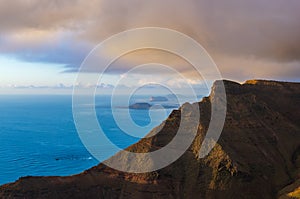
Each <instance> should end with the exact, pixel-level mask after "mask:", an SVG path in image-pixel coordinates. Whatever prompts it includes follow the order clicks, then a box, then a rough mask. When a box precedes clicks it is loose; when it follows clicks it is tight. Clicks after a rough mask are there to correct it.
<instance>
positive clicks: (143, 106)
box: [129, 102, 151, 109]
mask: <svg viewBox="0 0 300 199" xmlns="http://www.w3.org/2000/svg"><path fill="white" fill-rule="evenodd" d="M129 108H130V109H150V108H151V104H149V103H146V102H140V103H134V104H132V105H130V106H129Z"/></svg>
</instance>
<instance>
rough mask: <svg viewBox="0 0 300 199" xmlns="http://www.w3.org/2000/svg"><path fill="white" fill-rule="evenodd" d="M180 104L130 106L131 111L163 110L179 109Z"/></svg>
mask: <svg viewBox="0 0 300 199" xmlns="http://www.w3.org/2000/svg"><path fill="white" fill-rule="evenodd" d="M178 107H179V105H178V104H149V103H147V102H139V103H134V104H132V105H130V106H129V108H130V109H141V110H144V109H146V110H147V109H150V108H153V109H162V108H178Z"/></svg>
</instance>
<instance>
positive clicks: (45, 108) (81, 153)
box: [0, 95, 172, 184]
mask: <svg viewBox="0 0 300 199" xmlns="http://www.w3.org/2000/svg"><path fill="white" fill-rule="evenodd" d="M120 98H122V97H120ZM140 98H143V97H142V96H140ZM145 98H147V97H146V96H145ZM110 100H111V99H110V97H109V96H98V97H96V111H97V117H98V120H99V123H100V124H101V127H102V128H103V130H104V132H105V134H106V135H107V137H108V138H109V139H110V140H111V141H112V142H114V143H115V144H116V145H118V146H119V147H121V148H125V147H127V146H129V145H131V144H133V143H135V142H137V141H138V140H139V139H140V138H138V137H143V136H144V135H145V134H147V132H149V131H150V130H151V129H152V128H153V127H155V126H157V125H158V124H160V123H161V122H162V121H163V120H164V119H165V118H166V117H167V115H168V114H169V113H170V112H171V111H172V110H171V109H167V110H164V112H163V113H162V112H161V111H162V110H154V114H153V115H152V116H153V117H152V118H150V116H149V111H148V110H130V115H131V117H132V119H133V121H134V122H135V123H136V124H138V125H140V126H143V127H144V128H143V131H141V132H135V133H136V136H137V137H133V136H130V135H127V134H126V133H124V132H122V130H121V129H120V128H118V126H117V125H116V123H115V122H114V119H113V116H112V109H114V110H115V112H116V113H117V114H118V116H119V117H120V118H121V119H122V117H123V119H124V120H121V121H123V122H124V123H125V124H126V121H127V120H126V119H128V118H127V115H126V114H125V113H126V111H128V110H127V109H126V108H124V107H122V106H123V104H122V103H120V104H119V105H120V106H118V107H111V106H110V105H109V104H110ZM138 100H140V99H137V101H138ZM98 104H99V106H97V105H98ZM124 105H125V104H124ZM99 144H100V145H101V143H99ZM115 152H116V151H113V150H110V148H109V147H107V148H105V146H103V160H105V159H107V158H109V157H110V156H111V155H113V154H114V153H115ZM98 163H99V161H98V160H96V159H95V158H94V157H93V156H92V155H91V154H90V153H89V152H88V151H87V150H86V148H85V147H84V145H83V144H82V142H81V140H80V139H79V136H78V134H77V131H76V128H75V125H74V121H73V116H72V97H71V96H48V95H41V96H33V95H30V96H22V95H19V96H18V95H15V96H13V95H11V96H9V95H7V96H1V97H0V171H1V172H0V184H4V183H8V182H13V181H15V180H17V179H18V178H19V177H22V176H45V175H51V176H57V175H60V176H65V175H72V174H76V173H80V172H82V171H84V170H85V169H88V168H90V167H92V166H95V165H97V164H98Z"/></svg>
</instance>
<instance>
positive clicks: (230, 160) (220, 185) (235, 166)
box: [0, 80, 300, 199]
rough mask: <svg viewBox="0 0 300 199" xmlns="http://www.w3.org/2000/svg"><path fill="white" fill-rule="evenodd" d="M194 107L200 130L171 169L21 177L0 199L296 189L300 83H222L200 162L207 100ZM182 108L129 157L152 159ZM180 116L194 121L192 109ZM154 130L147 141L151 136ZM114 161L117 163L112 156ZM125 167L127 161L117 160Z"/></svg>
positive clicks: (281, 193)
mask: <svg viewBox="0 0 300 199" xmlns="http://www.w3.org/2000/svg"><path fill="white" fill-rule="evenodd" d="M219 83H220V82H219V81H217V82H216V83H215V84H214V86H213V88H212V94H211V96H209V97H205V98H203V100H202V101H201V102H199V103H198V105H199V108H200V124H199V127H198V131H197V135H196V138H195V139H194V141H193V143H192V145H191V146H190V147H189V149H188V150H187V151H186V152H185V153H184V154H183V155H182V156H181V157H180V158H179V159H178V160H177V161H176V162H174V163H173V164H171V165H169V166H167V167H165V168H163V169H161V170H158V171H155V172H150V173H144V174H132V173H124V172H120V171H117V170H114V169H111V168H109V167H107V166H105V165H103V164H99V165H98V166H95V167H93V168H91V169H89V170H86V171H84V172H83V173H80V174H78V175H74V176H69V177H24V178H20V179H19V180H18V181H16V182H15V183H11V184H6V185H3V186H1V187H0V198H72V199H75V198H123V199H125V198H143V199H147V198H170V199H173V198H174V199H175V198H189V199H190V198H239V199H240V198H259V199H260V198H279V197H280V198H288V196H289V195H290V196H292V195H291V194H294V193H295V194H297V190H298V187H299V186H300V106H299V104H300V83H288V82H276V81H264V80H250V81H247V82H246V83H244V84H238V83H235V82H231V81H224V84H225V89H226V94H227V115H226V120H225V125H224V129H223V131H222V134H221V137H220V139H219V140H218V142H217V144H216V145H215V147H214V148H213V150H212V151H211V152H210V153H209V154H208V155H207V156H206V157H204V158H199V155H198V154H199V150H200V147H201V143H202V141H203V139H204V137H205V134H206V131H207V128H208V125H209V121H210V114H211V100H212V95H213V92H217V89H216V88H217V87H218V84H219ZM191 106H193V105H190V104H185V105H183V107H181V108H180V109H179V110H174V111H173V112H172V113H171V114H170V116H169V117H168V119H166V120H165V121H164V123H163V124H162V125H163V127H162V129H161V130H160V131H159V132H158V133H157V134H155V135H154V136H152V137H149V138H144V139H141V140H140V141H139V142H138V143H136V144H134V145H132V146H130V147H129V148H128V149H126V150H128V151H133V152H148V151H155V150H157V149H159V148H161V147H163V146H165V145H166V144H167V143H169V142H170V141H171V140H172V138H173V137H174V135H175V133H176V131H177V129H178V127H179V124H180V116H181V114H182V110H183V109H185V108H189V107H191ZM188 110H191V113H190V114H186V115H187V116H189V117H190V119H191V120H192V119H193V118H192V117H193V114H192V110H193V109H188ZM155 131H156V129H154V130H153V132H150V134H151V133H153V134H154V133H156V132H155ZM115 157H118V154H116V156H115ZM118 158H119V159H120V160H121V161H123V162H125V163H126V161H127V162H128V161H129V160H128V159H127V158H126V157H118Z"/></svg>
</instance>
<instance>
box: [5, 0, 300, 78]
mask: <svg viewBox="0 0 300 199" xmlns="http://www.w3.org/2000/svg"><path fill="white" fill-rule="evenodd" d="M299 8H300V1H298V0H289V1H288V2H287V1H286V0H272V1H271V0H252V1H246V0H227V1H222V0H200V1H199V0H188V1H181V0H164V1H161V0H152V1H146V0H122V1H119V0H99V1H98V0H92V1H83V0H76V1H73V0H67V1H48V0H42V1H41V0H28V1H22V0H16V1H4V0H0V24H1V27H0V53H1V54H10V55H13V56H16V57H18V58H20V59H22V60H25V61H37V62H54V63H63V64H65V65H66V71H69V72H72V71H77V69H78V67H79V65H80V63H81V61H82V60H83V59H84V57H85V55H86V54H87V53H88V52H89V50H91V49H92V48H93V46H94V45H96V44H98V43H99V42H100V41H102V40H103V39H105V38H107V37H109V36H110V35H112V34H115V33H118V32H120V31H124V30H127V29H130V28H137V27H144V26H158V27H165V28H171V29H175V30H178V31H180V32H183V33H185V34H187V35H189V36H191V37H193V38H194V39H196V40H197V41H198V42H199V43H200V44H201V45H203V46H204V47H205V48H206V50H207V51H208V52H209V53H210V55H211V56H212V58H213V59H214V60H215V61H216V63H217V65H218V67H219V68H220V71H221V73H222V74H223V76H224V77H225V78H232V79H236V80H240V81H243V80H245V79H248V78H257V77H262V78H278V79H295V78H297V77H295V76H297V75H298V74H299V71H300V45H299V44H300V23H299V19H300V12H299ZM173 42H176V41H173ZM118 45H126V41H124V43H121V44H118ZM147 53H148V55H146V54H147ZM160 53H161V54H160V55H158V53H157V52H153V51H152V52H149V51H148V52H146V51H144V52H136V53H135V54H134V53H133V54H131V55H127V57H124V58H123V59H122V58H121V59H120V60H119V61H117V62H116V63H114V65H113V66H112V67H111V69H110V71H107V72H109V73H115V74H120V73H124V72H126V71H127V70H128V69H129V68H130V67H131V66H132V65H135V64H139V63H147V62H149V61H160V62H165V63H166V64H169V65H172V66H173V67H174V68H175V69H178V70H179V71H180V72H182V73H184V74H186V75H188V76H189V77H191V78H194V79H195V78H198V76H194V74H195V73H194V72H193V71H192V70H190V68H191V67H190V66H189V65H188V64H186V63H184V62H183V61H182V60H180V59H177V58H174V57H172V56H171V55H167V54H165V53H162V52H160ZM173 58H174V59H173ZM298 76H299V75H298Z"/></svg>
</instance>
